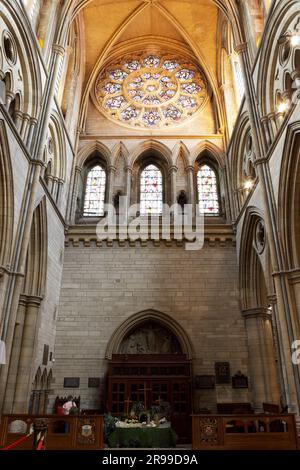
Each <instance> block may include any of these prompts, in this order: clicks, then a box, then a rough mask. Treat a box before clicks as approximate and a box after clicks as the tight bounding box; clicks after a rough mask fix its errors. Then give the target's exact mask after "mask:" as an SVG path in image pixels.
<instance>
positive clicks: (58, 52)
mask: <svg viewBox="0 0 300 470" xmlns="http://www.w3.org/2000/svg"><path fill="white" fill-rule="evenodd" d="M52 51H53V53H54V54H56V55H60V56H61V57H63V56H64V54H65V48H64V47H63V46H61V45H60V44H53V47H52Z"/></svg>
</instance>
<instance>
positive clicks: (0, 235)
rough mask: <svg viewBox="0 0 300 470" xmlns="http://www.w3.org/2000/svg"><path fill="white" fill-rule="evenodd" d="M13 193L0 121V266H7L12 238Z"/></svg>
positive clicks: (8, 157)
mask: <svg viewBox="0 0 300 470" xmlns="http://www.w3.org/2000/svg"><path fill="white" fill-rule="evenodd" d="M13 222H14V191H13V176H12V168H11V161H10V151H9V145H8V141H7V135H6V132H5V127H4V123H3V121H0V266H6V265H8V264H9V261H10V256H11V248H12V238H13Z"/></svg>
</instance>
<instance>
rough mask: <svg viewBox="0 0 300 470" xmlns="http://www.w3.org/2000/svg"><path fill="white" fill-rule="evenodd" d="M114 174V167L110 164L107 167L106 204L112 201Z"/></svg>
mask: <svg viewBox="0 0 300 470" xmlns="http://www.w3.org/2000/svg"><path fill="white" fill-rule="evenodd" d="M115 174H116V167H115V166H113V165H110V166H109V167H108V195H107V202H108V204H112V202H113V195H114V189H115V188H114V186H115Z"/></svg>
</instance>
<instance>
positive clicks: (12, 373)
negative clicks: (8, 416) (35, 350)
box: [3, 296, 27, 413]
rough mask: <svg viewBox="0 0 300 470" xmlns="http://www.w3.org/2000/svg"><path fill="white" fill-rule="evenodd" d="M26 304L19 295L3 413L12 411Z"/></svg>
mask: <svg viewBox="0 0 300 470" xmlns="http://www.w3.org/2000/svg"><path fill="white" fill-rule="evenodd" d="M26 305H27V301H26V298H24V297H23V296H20V302H19V308H18V313H17V319H16V324H15V330H14V339H13V346H12V351H11V357H10V364H9V372H8V378H7V385H6V397H5V403H4V405H3V412H4V413H12V411H13V409H12V408H13V402H14V395H15V388H16V380H17V374H18V367H19V361H20V355H21V345H22V337H23V329H24V321H25V313H26Z"/></svg>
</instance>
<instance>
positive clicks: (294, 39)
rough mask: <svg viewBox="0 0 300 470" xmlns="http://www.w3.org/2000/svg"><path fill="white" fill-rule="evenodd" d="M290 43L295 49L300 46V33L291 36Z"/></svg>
mask: <svg viewBox="0 0 300 470" xmlns="http://www.w3.org/2000/svg"><path fill="white" fill-rule="evenodd" d="M290 41H291V45H292V46H293V47H296V46H300V34H299V33H298V32H297V33H294V34H291V36H290Z"/></svg>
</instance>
